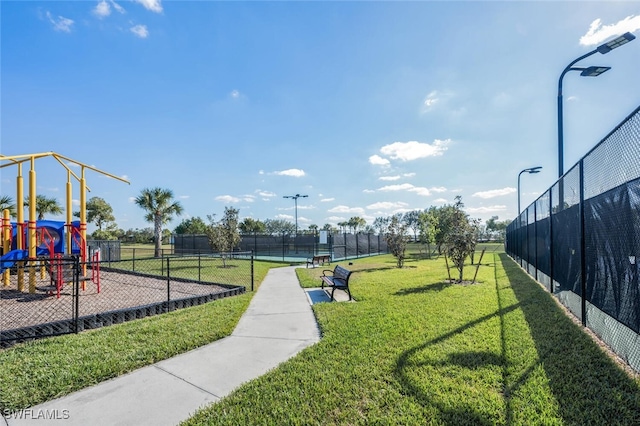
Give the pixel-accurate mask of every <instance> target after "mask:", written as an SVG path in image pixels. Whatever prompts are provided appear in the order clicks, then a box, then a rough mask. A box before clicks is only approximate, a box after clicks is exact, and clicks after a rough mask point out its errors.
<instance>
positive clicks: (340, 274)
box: [333, 265, 351, 281]
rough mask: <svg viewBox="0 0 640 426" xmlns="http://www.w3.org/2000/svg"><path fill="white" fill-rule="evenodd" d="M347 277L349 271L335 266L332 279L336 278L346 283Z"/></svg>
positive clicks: (349, 273)
mask: <svg viewBox="0 0 640 426" xmlns="http://www.w3.org/2000/svg"><path fill="white" fill-rule="evenodd" d="M349 275H351V271H349V270H348V269H345V268H343V267H342V266H340V265H336V267H335V269H334V270H333V278H338V279H340V280H344V281H348V280H349Z"/></svg>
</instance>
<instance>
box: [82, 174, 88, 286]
mask: <svg viewBox="0 0 640 426" xmlns="http://www.w3.org/2000/svg"><path fill="white" fill-rule="evenodd" d="M84 168H85V167H84V166H82V168H81V171H82V173H81V174H80V245H81V247H80V254H81V255H82V257H83V259H82V276H83V277H86V276H87V182H86V181H85V178H84ZM82 285H83V287H82V289H83V290H84V285H85V284H84V281H83V282H82Z"/></svg>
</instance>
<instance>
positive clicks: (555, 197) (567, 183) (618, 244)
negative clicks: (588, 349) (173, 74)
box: [506, 107, 640, 371]
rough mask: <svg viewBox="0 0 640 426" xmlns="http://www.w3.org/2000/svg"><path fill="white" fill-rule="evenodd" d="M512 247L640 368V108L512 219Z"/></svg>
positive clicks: (509, 235)
mask: <svg viewBox="0 0 640 426" xmlns="http://www.w3.org/2000/svg"><path fill="white" fill-rule="evenodd" d="M506 249H507V253H509V255H510V256H511V257H512V258H513V259H515V260H516V261H517V262H519V263H520V265H521V266H522V267H523V268H524V269H525V270H527V272H528V273H529V274H531V275H532V276H533V277H534V278H535V279H536V280H538V281H539V282H540V283H542V284H543V285H545V287H547V288H548V289H549V291H550V292H552V293H553V294H554V295H555V296H556V297H557V298H558V299H559V300H560V301H561V302H562V303H563V304H564V305H565V306H566V307H567V308H568V309H569V310H570V311H571V312H572V313H573V314H575V315H576V316H577V317H578V318H580V319H581V321H582V323H583V325H585V326H587V327H589V328H590V329H591V330H593V331H594V332H595V333H596V334H597V335H598V336H599V337H600V338H601V339H602V340H603V341H604V342H606V343H607V344H608V345H609V346H610V347H611V348H612V349H613V350H614V351H615V352H616V353H617V354H618V355H620V356H621V357H622V358H623V359H625V360H626V361H627V362H628V363H629V364H630V365H631V367H633V368H634V369H635V370H637V371H640V282H639V280H638V275H639V273H640V270H639V269H640V107H638V108H637V109H636V110H635V111H634V112H633V113H632V114H631V115H629V117H627V118H626V119H625V120H624V121H623V122H622V123H621V124H620V125H618V126H617V127H616V128H615V129H614V130H613V131H612V132H611V133H609V135H607V136H606V137H605V138H604V139H603V140H602V141H600V143H598V144H597V145H596V146H595V147H594V148H593V149H592V150H591V151H590V152H589V153H588V154H587V155H586V156H584V157H583V158H582V159H581V160H580V161H579V162H578V163H577V164H576V165H575V166H574V167H573V168H572V169H571V170H570V171H568V172H567V173H566V174H565V175H564V176H562V177H561V178H560V179H559V180H558V181H557V182H556V183H555V184H554V185H553V186H552V187H551V188H550V189H549V190H548V191H546V192H545V193H544V194H543V195H542V196H541V197H540V198H538V200H536V201H535V202H534V203H533V204H531V205H530V206H529V207H527V209H526V210H525V211H523V212H522V213H521V214H520V216H518V217H517V218H516V219H515V220H514V221H513V222H512V223H511V225H510V226H509V227H508V229H507V239H506Z"/></svg>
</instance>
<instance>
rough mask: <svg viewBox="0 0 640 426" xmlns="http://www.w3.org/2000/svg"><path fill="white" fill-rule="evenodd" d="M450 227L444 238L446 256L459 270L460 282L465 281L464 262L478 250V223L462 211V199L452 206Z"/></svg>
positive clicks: (459, 198) (458, 198) (457, 199)
mask: <svg viewBox="0 0 640 426" xmlns="http://www.w3.org/2000/svg"><path fill="white" fill-rule="evenodd" d="M452 207H453V210H452V211H451V216H450V217H449V219H450V223H449V225H450V227H449V229H448V232H447V234H446V235H445V236H444V241H443V243H444V246H445V247H446V248H445V254H446V255H447V257H448V258H449V259H451V261H452V262H453V264H454V266H455V267H456V269H457V270H458V273H459V278H458V282H462V280H463V272H464V261H465V260H466V258H467V257H469V256H471V255H472V254H473V253H474V252H475V249H476V244H477V242H478V231H477V228H478V222H477V221H476V220H470V219H469V216H468V215H467V214H466V213H465V212H464V211H463V210H462V208H463V207H464V204H463V203H462V197H460V196H457V197H456V203H455V204H454V205H453V206H452Z"/></svg>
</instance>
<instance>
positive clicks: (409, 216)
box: [402, 210, 421, 241]
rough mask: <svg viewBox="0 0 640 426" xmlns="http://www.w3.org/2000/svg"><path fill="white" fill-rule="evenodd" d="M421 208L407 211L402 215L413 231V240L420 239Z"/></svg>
mask: <svg viewBox="0 0 640 426" xmlns="http://www.w3.org/2000/svg"><path fill="white" fill-rule="evenodd" d="M420 213H421V212H420V210H412V211H410V212H406V213H405V214H404V215H403V216H402V221H403V222H404V223H405V225H407V228H409V229H411V230H412V231H413V240H414V241H418V231H419V230H420Z"/></svg>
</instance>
